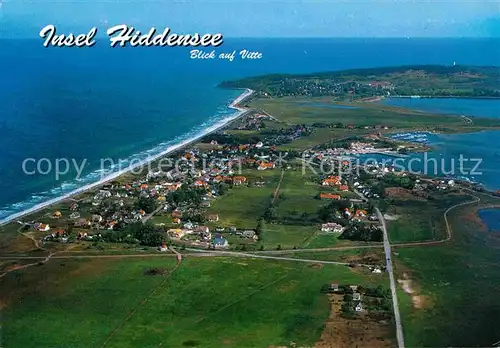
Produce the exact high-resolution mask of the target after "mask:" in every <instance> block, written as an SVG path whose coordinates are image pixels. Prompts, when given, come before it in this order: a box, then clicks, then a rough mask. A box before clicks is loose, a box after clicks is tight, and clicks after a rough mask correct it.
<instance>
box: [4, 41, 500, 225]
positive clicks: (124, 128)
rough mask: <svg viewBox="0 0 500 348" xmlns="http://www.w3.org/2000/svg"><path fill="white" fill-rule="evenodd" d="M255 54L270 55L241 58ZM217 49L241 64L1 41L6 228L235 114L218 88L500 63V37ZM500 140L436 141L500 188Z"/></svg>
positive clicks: (474, 112)
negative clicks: (262, 79) (478, 161)
mask: <svg viewBox="0 0 500 348" xmlns="http://www.w3.org/2000/svg"><path fill="white" fill-rule="evenodd" d="M244 49H246V50H249V51H258V52H261V53H262V58H261V59H255V60H249V59H241V58H239V57H238V53H239V52H240V51H241V50H244ZM205 51H206V52H210V51H211V50H210V49H205ZM215 51H216V54H219V53H231V52H233V51H235V52H236V57H235V59H234V60H233V61H230V60H227V59H205V60H203V59H191V58H190V49H188V48H179V47H175V48H172V47H130V48H110V47H109V43H108V42H107V41H106V40H102V41H98V42H97V44H96V45H95V46H93V47H91V48H88V47H86V48H67V47H65V48H45V47H43V46H42V42H41V40H39V39H0V149H1V151H0V221H1V220H4V221H5V219H7V218H8V217H9V216H13V215H14V214H18V213H20V212H23V211H26V210H27V209H30V208H33V207H35V206H37V205H39V204H42V203H43V202H47V201H49V200H52V199H55V198H57V197H60V196H63V195H65V194H68V193H69V192H72V191H74V190H75V189H78V188H82V187H85V186H86V185H88V184H91V183H94V182H96V181H99V180H101V179H102V178H103V177H104V176H106V175H110V174H112V173H113V172H116V171H118V170H120V169H123V167H124V166H127V165H128V164H130V163H132V162H133V161H137V160H144V159H147V158H148V157H149V156H153V155H155V154H158V153H161V152H163V151H165V150H166V149H169V148H171V147H172V146H175V145H176V144H179V143H182V142H184V141H187V140H188V139H190V138H193V137H195V136H197V135H200V134H203V133H204V132H205V131H206V130H207V129H209V128H210V127H213V126H214V125H216V124H218V123H220V122H223V121H224V120H225V119H227V118H229V117H231V115H232V114H233V113H234V112H235V110H233V109H230V108H228V105H229V104H230V103H231V101H232V100H234V99H235V98H236V97H237V96H238V95H240V94H241V93H242V91H238V90H227V89H221V88H218V87H217V86H218V84H219V83H220V82H222V81H224V80H230V79H235V78H241V77H247V76H254V75H260V74H268V73H308V72H320V71H334V70H343V69H351V68H370V67H382V66H395V65H411V64H445V65H451V64H453V62H456V63H457V64H461V65H496V66H500V40H499V39H486V38H484V39H458V38H457V39H310V38H308V39H305V38H304V39H302V38H301V39H292V38H272V39H270V38H225V40H224V44H223V45H222V46H220V47H218V48H216V49H215ZM398 102H407V101H404V100H402V101H398ZM426 102H427V101H426ZM440 103H441V101H440V102H439V103H437V104H435V105H431V108H433V110H434V111H442V112H446V113H453V114H458V115H462V114H464V115H470V116H485V117H498V114H497V113H496V112H494V108H497V110H498V109H499V108H498V107H497V106H491V108H490V106H485V104H482V103H479V104H477V103H476V102H475V101H474V102H471V103H467V104H466V105H464V104H463V101H459V102H456V105H455V106H453V105H451V106H450V105H445V106H443V105H441V104H440ZM452 103H453V102H452ZM406 107H413V105H406ZM414 107H415V108H417V109H423V110H425V108H426V106H425V105H414ZM450 108H451V109H450ZM490 109H491V110H490ZM499 135H500V133H497V132H481V133H475V134H465V135H432V137H431V140H430V142H431V143H435V144H436V145H438V148H439V149H438V150H437V151H442V152H446V153H448V154H451V155H454V154H455V153H459V152H461V151H468V153H470V155H481V156H483V157H484V163H485V165H484V169H485V173H489V174H485V175H484V176H482V177H480V178H475V180H478V181H481V182H484V183H485V185H486V186H487V187H489V188H497V189H498V188H500V176H499V175H498V174H499V173H498V170H497V169H496V168H499V165H498V164H500V163H499V162H500V154H499V153H498V150H496V149H500V136H499ZM68 162H69V164H70V165H69V167H68V168H67V169H66V163H68ZM57 165H58V166H59V172H60V173H61V174H59V175H58V176H56V174H55V170H54V168H55V167H56V166H57ZM49 169H50V170H49ZM64 172H66V173H64ZM78 174H80V175H78Z"/></svg>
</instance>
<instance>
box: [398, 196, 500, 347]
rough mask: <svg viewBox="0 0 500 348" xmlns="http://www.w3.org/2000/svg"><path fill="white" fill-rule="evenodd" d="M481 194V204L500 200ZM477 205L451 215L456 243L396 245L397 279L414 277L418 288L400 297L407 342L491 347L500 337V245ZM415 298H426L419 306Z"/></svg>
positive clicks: (452, 212)
mask: <svg viewBox="0 0 500 348" xmlns="http://www.w3.org/2000/svg"><path fill="white" fill-rule="evenodd" d="M481 197H482V202H481V204H486V203H488V202H490V201H494V202H496V203H497V204H498V203H499V202H498V200H494V199H493V198H490V197H488V196H481ZM462 199H463V200H464V201H467V200H470V198H465V197H462ZM475 209H476V207H475V206H474V205H468V206H463V207H460V208H457V209H454V210H452V211H451V212H450V213H449V214H448V217H449V221H450V225H451V228H452V230H453V239H452V241H451V242H449V243H445V244H439V245H434V246H426V247H422V246H418V247H404V248H396V249H395V253H396V254H397V256H396V257H395V258H394V259H395V260H396V261H397V267H396V268H397V271H398V277H399V278H400V279H403V278H404V277H405V275H406V276H407V277H408V278H409V279H411V280H412V283H411V284H412V285H411V287H412V289H413V291H414V293H413V294H412V295H411V297H410V295H408V294H407V293H405V292H403V291H401V292H400V294H399V296H398V297H399V299H400V309H401V313H402V319H403V327H404V333H405V339H406V345H407V346H426V347H429V346H432V347H441V346H491V345H492V344H493V343H495V342H497V341H498V337H499V336H500V328H499V327H498V325H496V321H497V320H498V318H499V317H500V304H499V303H498V301H496V300H495V297H494V296H492V294H495V293H496V292H497V291H498V290H499V287H498V284H500V275H499V273H498V271H497V269H498V267H499V266H500V254H499V253H498V248H499V247H500V244H499V239H498V237H497V236H495V235H492V234H489V233H487V232H486V231H485V230H483V226H482V225H481V224H480V223H479V222H478V220H477V217H476V215H475ZM424 212H425V211H420V212H419V214H420V215H423V214H424ZM413 216H416V215H413ZM436 221H437V220H436ZM414 296H418V297H419V298H420V300H421V301H420V302H421V303H420V305H419V306H417V307H416V306H415V304H414V303H413V302H412V297H414Z"/></svg>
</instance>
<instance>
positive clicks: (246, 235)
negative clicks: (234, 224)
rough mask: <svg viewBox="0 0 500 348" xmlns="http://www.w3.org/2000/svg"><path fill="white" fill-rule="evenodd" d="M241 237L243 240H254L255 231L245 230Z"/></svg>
mask: <svg viewBox="0 0 500 348" xmlns="http://www.w3.org/2000/svg"><path fill="white" fill-rule="evenodd" d="M241 236H242V237H244V238H254V237H255V231H253V230H246V231H243V232H242V233H241Z"/></svg>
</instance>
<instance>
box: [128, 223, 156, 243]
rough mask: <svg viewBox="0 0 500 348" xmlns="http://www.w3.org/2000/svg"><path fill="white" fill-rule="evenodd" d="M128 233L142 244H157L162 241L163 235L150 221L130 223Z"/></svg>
mask: <svg viewBox="0 0 500 348" xmlns="http://www.w3.org/2000/svg"><path fill="white" fill-rule="evenodd" d="M130 234H131V235H132V236H134V237H135V238H136V239H137V240H139V243H141V244H142V245H148V246H158V245H160V244H161V243H162V241H163V235H162V234H161V233H160V231H159V230H158V229H156V227H155V226H153V225H152V224H150V223H145V224H143V223H142V222H136V223H134V224H132V225H130Z"/></svg>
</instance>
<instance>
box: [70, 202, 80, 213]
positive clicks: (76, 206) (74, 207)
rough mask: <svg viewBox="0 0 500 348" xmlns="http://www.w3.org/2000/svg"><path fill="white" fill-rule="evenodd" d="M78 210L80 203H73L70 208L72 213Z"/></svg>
mask: <svg viewBox="0 0 500 348" xmlns="http://www.w3.org/2000/svg"><path fill="white" fill-rule="evenodd" d="M77 209H78V203H76V202H75V203H73V204H71V205H70V206H69V210H71V211H75V210H77Z"/></svg>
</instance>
